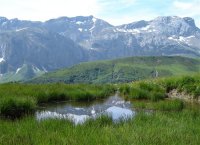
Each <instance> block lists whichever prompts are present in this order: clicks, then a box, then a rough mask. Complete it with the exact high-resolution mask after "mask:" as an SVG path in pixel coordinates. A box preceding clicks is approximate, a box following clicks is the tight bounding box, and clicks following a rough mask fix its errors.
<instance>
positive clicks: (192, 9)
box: [169, 0, 200, 27]
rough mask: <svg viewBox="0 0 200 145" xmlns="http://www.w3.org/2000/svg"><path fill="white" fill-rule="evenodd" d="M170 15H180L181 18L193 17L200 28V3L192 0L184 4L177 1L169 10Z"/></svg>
mask: <svg viewBox="0 0 200 145" xmlns="http://www.w3.org/2000/svg"><path fill="white" fill-rule="evenodd" d="M169 11H170V13H169V14H170V15H178V16H180V17H192V18H194V19H195V23H196V25H197V26H198V27H200V1H199V0H191V1H190V2H182V1H181V0H176V1H174V2H173V3H172V6H171V8H170V9H169Z"/></svg>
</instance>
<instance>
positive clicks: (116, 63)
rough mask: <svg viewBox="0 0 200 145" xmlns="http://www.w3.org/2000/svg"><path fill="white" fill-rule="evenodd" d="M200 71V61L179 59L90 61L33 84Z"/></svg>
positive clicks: (113, 80) (125, 79)
mask: <svg viewBox="0 0 200 145" xmlns="http://www.w3.org/2000/svg"><path fill="white" fill-rule="evenodd" d="M199 71H200V60H199V59H194V58H185V57H179V56H159V57H129V58H122V59H115V60H106V61H96V62H87V63H81V64H79V65H75V66H73V67H71V68H67V69H62V70H58V71H55V72H51V73H46V74H44V75H42V76H40V77H38V78H35V79H33V80H32V81H30V82H32V83H51V82H65V83H118V82H130V81H136V80H141V79H148V78H154V77H156V76H158V77H164V76H172V75H184V74H188V73H196V72H199Z"/></svg>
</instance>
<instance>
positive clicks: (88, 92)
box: [0, 83, 116, 117]
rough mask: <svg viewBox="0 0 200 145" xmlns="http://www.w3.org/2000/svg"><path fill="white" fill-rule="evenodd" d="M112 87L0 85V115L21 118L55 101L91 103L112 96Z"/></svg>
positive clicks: (113, 90)
mask: <svg viewBox="0 0 200 145" xmlns="http://www.w3.org/2000/svg"><path fill="white" fill-rule="evenodd" d="M115 91H116V89H115V87H114V86H112V85H86V84H79V85H67V84H59V83H58V84H43V85H36V84H12V83H11V84H2V85H0V114H1V115H3V116H6V117H21V116H23V115H25V114H29V113H31V112H34V110H35V109H36V107H37V106H38V105H39V104H41V103H48V102H55V101H65V100H73V101H91V100H95V99H101V98H105V97H108V96H109V95H111V94H114V93H115Z"/></svg>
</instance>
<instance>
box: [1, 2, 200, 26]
mask: <svg viewBox="0 0 200 145" xmlns="http://www.w3.org/2000/svg"><path fill="white" fill-rule="evenodd" d="M0 15H1V16H5V17H8V18H19V19H28V20H41V21H45V20H48V19H51V18H56V17H60V16H68V17H73V16H78V15H84V16H87V15H94V16H95V17H98V18H101V19H104V20H106V21H108V22H110V23H111V24H114V25H119V24H124V23H130V22H133V21H138V20H141V19H144V20H151V19H154V18H155V17H158V16H169V15H172V16H175V15H176V16H180V17H186V16H189V17H192V18H194V19H195V21H196V24H197V25H198V26H199V27H200V0H0Z"/></svg>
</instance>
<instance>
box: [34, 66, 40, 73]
mask: <svg viewBox="0 0 200 145" xmlns="http://www.w3.org/2000/svg"><path fill="white" fill-rule="evenodd" d="M32 68H33V71H34V72H35V73H36V72H39V71H40V69H39V68H37V67H36V66H33V65H32Z"/></svg>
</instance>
